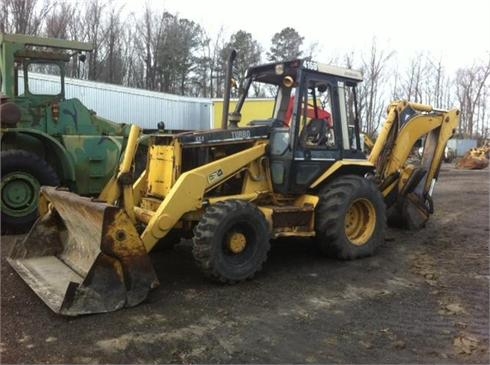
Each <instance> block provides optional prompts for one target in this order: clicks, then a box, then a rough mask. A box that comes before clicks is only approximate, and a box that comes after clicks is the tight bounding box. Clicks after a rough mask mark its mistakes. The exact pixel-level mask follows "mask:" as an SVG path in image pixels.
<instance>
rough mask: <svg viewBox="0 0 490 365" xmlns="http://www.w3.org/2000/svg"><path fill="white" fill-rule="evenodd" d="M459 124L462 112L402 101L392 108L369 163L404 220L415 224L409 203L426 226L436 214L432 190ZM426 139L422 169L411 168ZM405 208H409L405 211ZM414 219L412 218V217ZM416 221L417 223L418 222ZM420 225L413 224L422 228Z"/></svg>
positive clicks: (386, 197) (387, 200) (384, 193)
mask: <svg viewBox="0 0 490 365" xmlns="http://www.w3.org/2000/svg"><path fill="white" fill-rule="evenodd" d="M458 123H459V110H457V109H452V110H449V111H446V110H439V109H434V108H432V107H431V106H429V105H423V104H416V103H409V102H406V101H399V102H395V103H392V104H391V105H390V106H389V108H388V118H387V121H386V122H385V124H384V127H383V130H382V131H381V133H380V135H379V137H378V139H377V140H376V143H375V145H374V147H373V150H372V152H371V154H370V156H369V161H370V162H372V163H373V164H374V165H375V166H376V179H377V181H378V184H379V187H380V190H381V191H382V193H383V196H384V197H385V201H386V204H387V206H388V208H389V207H391V206H393V205H394V204H397V205H398V206H399V208H400V209H401V210H402V211H403V212H401V216H402V218H403V220H405V221H406V220H407V219H408V220H409V221H414V219H415V218H414V217H413V216H414V214H412V213H408V210H411V209H409V208H407V204H408V203H407V201H410V202H411V204H412V205H414V206H416V207H417V208H416V210H417V214H415V215H421V217H424V218H423V219H421V221H423V222H424V223H425V221H426V220H427V218H428V216H429V214H431V213H432V209H433V208H432V200H431V195H432V189H433V187H434V184H435V181H436V179H437V177H438V174H439V169H440V165H441V161H442V159H443V155H444V149H445V147H446V143H447V141H448V140H449V139H450V138H451V136H452V135H453V133H454V131H455V129H456V128H457V126H458ZM424 136H425V144H424V153H423V156H422V160H421V163H420V165H419V166H414V165H412V164H407V159H408V157H409V155H410V153H411V152H412V150H413V147H414V146H415V143H416V142H417V141H418V140H419V139H421V138H423V137H424ZM402 206H405V208H401V207H402ZM408 216H410V217H408ZM415 220H416V219H415ZM418 225H419V224H409V226H413V227H414V228H415V226H418Z"/></svg>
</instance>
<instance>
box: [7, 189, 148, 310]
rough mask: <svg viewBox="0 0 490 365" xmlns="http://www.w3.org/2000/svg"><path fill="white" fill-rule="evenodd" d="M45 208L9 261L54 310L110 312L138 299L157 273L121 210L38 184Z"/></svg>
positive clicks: (146, 292)
mask: <svg viewBox="0 0 490 365" xmlns="http://www.w3.org/2000/svg"><path fill="white" fill-rule="evenodd" d="M41 199H44V200H46V201H47V202H48V203H50V205H49V211H48V213H46V214H45V215H44V216H43V217H42V218H40V219H39V220H38V221H37V222H36V223H35V225H34V226H33V227H32V229H31V231H30V232H29V234H28V235H27V237H26V238H25V239H24V240H23V241H19V242H18V243H17V244H15V245H14V247H13V248H12V251H11V252H10V255H9V257H8V258H7V260H8V262H9V264H10V265H11V266H12V267H13V268H14V269H15V271H17V273H18V274H19V275H20V276H21V277H22V279H24V281H25V282H26V283H27V284H28V285H29V286H30V287H31V288H32V289H33V290H34V291H35V292H36V294H37V295H38V296H39V297H40V298H41V299H42V300H43V301H44V302H45V303H46V304H47V305H48V306H49V307H50V308H51V309H52V310H53V311H54V312H56V313H60V314H63V315H68V316H76V315H80V314H89V313H101V312H111V311H115V310H117V309H120V308H123V307H132V306H135V305H137V304H139V303H141V302H142V301H143V300H144V299H145V298H146V297H147V295H148V292H149V291H150V289H152V288H154V287H156V286H157V285H158V279H157V277H156V274H155V271H154V269H153V266H152V264H151V261H150V258H149V256H148V254H147V252H146V250H145V247H144V245H143V242H142V241H141V239H140V237H139V235H138V232H137V231H136V228H135V227H134V225H133V224H132V222H131V220H130V219H129V217H128V216H127V215H126V213H125V212H124V211H123V210H122V209H119V208H117V207H114V206H111V205H108V204H106V203H103V202H96V201H92V200H91V199H90V198H82V197H79V196H78V195H76V194H73V193H70V192H67V191H62V190H56V188H52V187H42V188H41Z"/></svg>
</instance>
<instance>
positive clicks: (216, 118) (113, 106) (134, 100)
mask: <svg viewBox="0 0 490 365" xmlns="http://www.w3.org/2000/svg"><path fill="white" fill-rule="evenodd" d="M23 77H24V76H23V74H22V72H19V93H21V94H22V93H23V92H24V79H23ZM29 89H30V90H31V91H34V90H35V93H36V94H57V93H59V92H60V77H59V76H54V75H46V74H40V73H33V72H29ZM65 96H66V98H67V99H71V98H77V99H79V100H80V101H81V102H82V103H83V104H84V105H85V106H86V107H87V108H89V109H92V110H94V111H95V112H96V113H97V114H98V115H100V116H101V117H103V118H106V119H108V120H111V121H113V122H119V123H134V124H137V125H139V126H141V127H142V128H147V129H156V128H157V123H158V122H160V121H163V122H164V123H165V126H166V128H168V129H210V128H219V127H220V126H221V115H222V110H223V100H222V99H209V98H192V97H186V96H179V95H173V94H165V93H161V92H156V91H148V90H144V89H135V88H129V87H124V86H118V85H112V84H106V83H102V82H94V81H86V80H79V79H73V78H68V77H67V78H65ZM236 102H237V101H236V99H235V100H231V103H230V109H231V110H233V109H234V107H235V105H236ZM273 108H274V99H261V98H250V99H248V100H247V101H246V103H245V105H244V107H243V109H242V123H240V125H242V126H243V125H246V124H247V123H248V122H249V121H251V120H254V119H265V118H269V117H271V116H272V113H273Z"/></svg>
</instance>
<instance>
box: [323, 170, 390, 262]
mask: <svg viewBox="0 0 490 365" xmlns="http://www.w3.org/2000/svg"><path fill="white" fill-rule="evenodd" d="M315 227H316V238H317V242H318V245H319V247H320V249H321V251H322V252H323V253H326V254H328V255H331V256H334V257H337V258H340V259H343V260H352V259H357V258H361V257H365V256H371V255H372V254H373V253H374V252H375V250H376V248H377V247H378V246H379V245H380V243H381V242H382V241H383V240H384V235H385V227H386V208H385V204H384V200H383V196H382V195H381V193H380V191H379V189H378V187H377V186H376V185H375V184H374V182H372V181H371V180H368V179H365V178H363V177H360V176H356V175H346V176H341V177H339V178H338V179H337V180H336V181H333V182H332V183H330V184H329V185H327V186H326V187H325V188H324V189H323V190H322V191H321V192H320V201H319V203H318V205H317V208H316V214H315Z"/></svg>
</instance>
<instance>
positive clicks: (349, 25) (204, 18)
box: [116, 0, 490, 72]
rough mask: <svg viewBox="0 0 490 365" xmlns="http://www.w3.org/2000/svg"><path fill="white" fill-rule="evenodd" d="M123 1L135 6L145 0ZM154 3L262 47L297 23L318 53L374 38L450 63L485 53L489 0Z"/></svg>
mask: <svg viewBox="0 0 490 365" xmlns="http://www.w3.org/2000/svg"><path fill="white" fill-rule="evenodd" d="M116 1H117V2H120V3H127V5H126V9H127V10H129V11H135V12H136V13H137V12H141V11H142V9H143V7H144V3H145V2H144V1H145V0H142V1H134V0H127V1H126V0H116ZM147 2H148V3H149V4H150V5H151V7H152V8H154V9H159V10H163V9H166V10H168V11H170V12H171V13H174V14H178V15H179V16H181V17H184V18H188V19H191V20H194V21H196V22H198V23H199V24H200V25H201V26H203V27H204V28H205V29H206V31H207V32H208V34H209V35H211V36H215V35H216V34H217V33H218V32H219V31H220V29H221V28H223V30H224V33H225V35H226V37H227V38H228V37H229V36H230V35H231V34H232V33H234V32H236V31H237V30H240V29H243V30H246V31H248V32H250V33H252V35H253V36H254V38H255V39H257V40H258V41H259V42H260V43H261V44H262V46H263V47H264V49H265V50H267V49H268V48H269V46H270V40H271V38H272V36H273V35H274V33H276V32H278V31H280V30H281V29H283V28H284V27H287V26H289V27H293V28H295V29H296V30H297V31H298V32H299V33H300V35H302V36H303V37H305V44H306V45H308V44H311V43H318V56H317V61H320V62H322V61H324V62H325V61H329V60H331V59H332V58H334V57H336V56H337V57H338V56H341V55H343V54H345V53H346V52H349V51H355V52H359V53H361V52H364V53H367V50H368V49H369V46H370V44H371V42H372V39H373V38H376V41H377V44H378V47H379V48H384V49H386V50H389V51H392V50H393V51H395V52H396V53H395V55H396V60H397V61H399V62H404V60H407V59H410V58H413V57H415V56H417V55H419V54H421V53H423V52H425V53H427V52H430V54H431V55H432V57H433V58H434V60H435V61H438V60H439V58H440V59H442V62H443V64H444V65H445V66H446V67H447V69H448V71H450V72H451V71H455V70H456V69H457V68H458V67H462V66H470V65H471V64H473V62H475V61H478V60H479V61H480V62H482V61H483V62H484V60H486V59H488V57H489V55H490V1H488V0H478V1H477V0H464V1H461V0H460V1H454V0H453V1H449V0H448V1H436V0H409V1H405V2H403V1H388V0H365V1H362V0H335V1H331V0H323V1H322V0H309V1H291V0H282V1H275V0H274V1H272V0H242V1H229V0H228V1H224V0H223V1H217V0H208V1H199V0H147Z"/></svg>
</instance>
